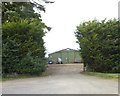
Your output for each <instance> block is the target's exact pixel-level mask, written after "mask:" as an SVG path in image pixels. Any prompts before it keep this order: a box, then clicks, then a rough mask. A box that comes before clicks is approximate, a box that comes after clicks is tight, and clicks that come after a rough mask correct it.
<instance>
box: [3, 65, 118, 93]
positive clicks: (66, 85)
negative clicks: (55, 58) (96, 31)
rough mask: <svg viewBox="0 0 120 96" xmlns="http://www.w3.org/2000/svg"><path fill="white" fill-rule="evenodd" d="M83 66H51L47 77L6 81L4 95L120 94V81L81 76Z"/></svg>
mask: <svg viewBox="0 0 120 96" xmlns="http://www.w3.org/2000/svg"><path fill="white" fill-rule="evenodd" d="M82 67H83V65H82V64H52V65H49V66H48V68H47V71H46V72H45V73H44V74H46V76H43V77H35V78H27V79H18V80H11V81H5V82H3V84H2V93H3V94H118V81H117V80H116V79H115V80H114V79H103V78H99V77H94V76H86V75H83V74H81V73H80V72H82V69H83V68H82Z"/></svg>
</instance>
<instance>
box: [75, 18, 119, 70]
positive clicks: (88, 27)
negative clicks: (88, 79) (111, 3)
mask: <svg viewBox="0 0 120 96" xmlns="http://www.w3.org/2000/svg"><path fill="white" fill-rule="evenodd" d="M118 24H119V21H118V20H116V19H114V20H108V21H106V20H102V21H101V22H100V21H97V20H93V21H88V22H84V23H82V24H80V25H79V26H77V31H76V33H75V34H76V37H77V39H78V43H79V45H80V47H81V54H82V57H83V60H84V63H85V65H87V69H88V70H90V71H96V72H120V71H119V68H120V64H119V58H120V55H119V53H118V52H119V51H120V50H119V38H118V36H119V35H118V33H119V32H118V29H120V26H118Z"/></svg>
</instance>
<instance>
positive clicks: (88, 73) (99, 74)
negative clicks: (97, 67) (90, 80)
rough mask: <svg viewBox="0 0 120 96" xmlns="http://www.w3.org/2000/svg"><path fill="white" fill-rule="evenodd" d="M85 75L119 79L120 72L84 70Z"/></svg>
mask: <svg viewBox="0 0 120 96" xmlns="http://www.w3.org/2000/svg"><path fill="white" fill-rule="evenodd" d="M82 74H84V75H89V76H96V77H101V78H108V79H118V78H120V74H117V73H116V74H115V73H98V72H83V73H82Z"/></svg>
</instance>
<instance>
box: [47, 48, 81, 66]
mask: <svg viewBox="0 0 120 96" xmlns="http://www.w3.org/2000/svg"><path fill="white" fill-rule="evenodd" d="M48 56H49V60H51V61H53V63H57V59H58V58H61V59H62V62H63V63H64V64H66V63H79V62H81V61H82V58H81V56H80V52H79V51H78V50H74V49H70V48H66V49H63V50H60V51H56V52H54V53H51V54H48Z"/></svg>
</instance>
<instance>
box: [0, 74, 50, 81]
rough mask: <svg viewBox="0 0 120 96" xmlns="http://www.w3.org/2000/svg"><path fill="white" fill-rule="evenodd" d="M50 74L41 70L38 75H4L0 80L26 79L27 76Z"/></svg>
mask: <svg viewBox="0 0 120 96" xmlns="http://www.w3.org/2000/svg"><path fill="white" fill-rule="evenodd" d="M49 75H50V74H48V73H46V72H43V73H42V74H40V75H17V76H12V77H11V76H8V77H4V78H1V79H0V81H3V82H4V81H9V80H17V79H27V78H38V77H45V76H49Z"/></svg>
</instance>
